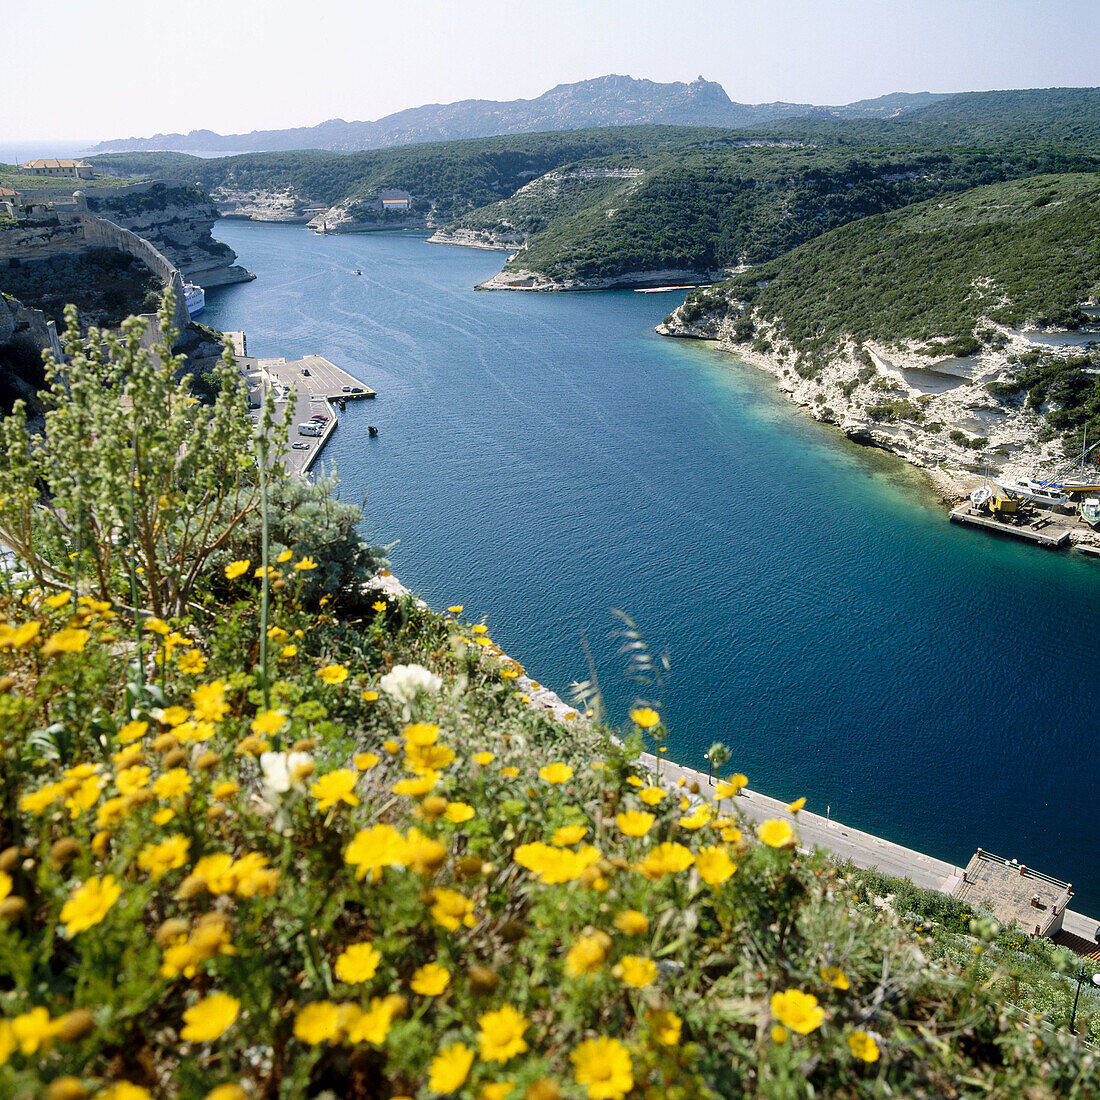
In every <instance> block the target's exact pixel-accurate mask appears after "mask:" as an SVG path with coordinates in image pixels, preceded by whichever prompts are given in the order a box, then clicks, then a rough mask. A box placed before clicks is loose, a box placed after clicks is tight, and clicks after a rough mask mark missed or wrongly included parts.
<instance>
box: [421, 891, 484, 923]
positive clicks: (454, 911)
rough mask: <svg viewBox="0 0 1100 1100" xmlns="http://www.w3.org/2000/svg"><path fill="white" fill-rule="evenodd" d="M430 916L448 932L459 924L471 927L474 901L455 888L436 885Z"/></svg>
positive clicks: (473, 921)
mask: <svg viewBox="0 0 1100 1100" xmlns="http://www.w3.org/2000/svg"><path fill="white" fill-rule="evenodd" d="M430 912H431V914H432V917H433V918H434V919H435V920H436V922H437V923H439V924H441V925H442V926H443V927H444V928H446V929H447V931H448V932H454V931H455V930H456V929H457V928H458V927H459V926H460V925H465V926H466V927H467V928H473V926H474V924H475V923H476V921H475V920H474V903H473V902H472V901H470V899H469V898H468V897H466V896H465V894H460V893H459V892H458V891H457V890H448V889H447V888H446V887H443V886H437V887H436V888H435V893H434V904H433V905H432V907H431V910H430Z"/></svg>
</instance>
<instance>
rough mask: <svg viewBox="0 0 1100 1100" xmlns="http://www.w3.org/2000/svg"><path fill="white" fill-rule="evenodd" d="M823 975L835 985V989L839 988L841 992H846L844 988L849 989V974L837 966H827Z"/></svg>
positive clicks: (822, 972)
mask: <svg viewBox="0 0 1100 1100" xmlns="http://www.w3.org/2000/svg"><path fill="white" fill-rule="evenodd" d="M821 976H822V977H823V978H824V979H825V981H827V982H828V983H829V984H830V985H831V986H832V987H833V989H839V990H840V991H841V992H844V990H846V989H848V988H849V986H850V985H851V983H850V982H849V981H848V975H847V974H845V973H844V971H843V970H841V969H840V968H839V967H837V966H827V967H825V968H824V969H823V970H822V971H821Z"/></svg>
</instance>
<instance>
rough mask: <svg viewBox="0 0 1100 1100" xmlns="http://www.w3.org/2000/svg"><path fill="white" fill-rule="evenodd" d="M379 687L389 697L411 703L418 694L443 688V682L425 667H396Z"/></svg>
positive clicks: (383, 678) (379, 682) (383, 679)
mask: <svg viewBox="0 0 1100 1100" xmlns="http://www.w3.org/2000/svg"><path fill="white" fill-rule="evenodd" d="M378 686H379V687H380V688H381V689H382V690H383V691H384V692H385V693H386V694H387V695H392V696H393V697H394V698H395V699H398V700H400V701H401V702H403V703H411V702H412V701H413V700H414V699H415V698H416V694H417V692H419V691H430V692H436V691H438V690H439V689H440V688H441V687H442V686H443V681H442V680H441V679H440V678H439V677H438V676H436V674H435V673H434V672H429V671H428V670H427V669H426V668H425V667H424V666H423V665H394V666H393V671H392V672H387V673H386V675H385V676H383V677H382V679H381V680H379V681H378Z"/></svg>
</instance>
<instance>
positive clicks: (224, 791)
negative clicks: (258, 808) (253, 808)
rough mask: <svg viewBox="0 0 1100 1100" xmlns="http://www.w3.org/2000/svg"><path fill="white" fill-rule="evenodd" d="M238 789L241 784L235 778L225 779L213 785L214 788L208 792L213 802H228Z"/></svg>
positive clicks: (238, 791) (237, 792) (236, 793)
mask: <svg viewBox="0 0 1100 1100" xmlns="http://www.w3.org/2000/svg"><path fill="white" fill-rule="evenodd" d="M240 790H241V785H240V783H238V782H237V781H236V780H235V779H226V780H224V781H223V782H221V783H218V784H216V785H215V786H214V789H213V790H212V791H211V792H210V797H211V798H213V799H214V801H215V802H228V801H229V800H230V799H231V798H235V797H236V796H237V795H238V794H239V793H240Z"/></svg>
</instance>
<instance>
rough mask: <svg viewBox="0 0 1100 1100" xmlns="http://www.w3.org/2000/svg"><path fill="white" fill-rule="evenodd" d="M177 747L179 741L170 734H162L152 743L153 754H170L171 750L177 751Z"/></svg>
mask: <svg viewBox="0 0 1100 1100" xmlns="http://www.w3.org/2000/svg"><path fill="white" fill-rule="evenodd" d="M179 747H180V743H179V741H177V740H176V738H175V737H173V736H172V734H170V733H162V734H160V735H158V736H157V737H156V738H155V739H154V741H153V751H154V752H171V751H172V750H173V749H178V748H179Z"/></svg>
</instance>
